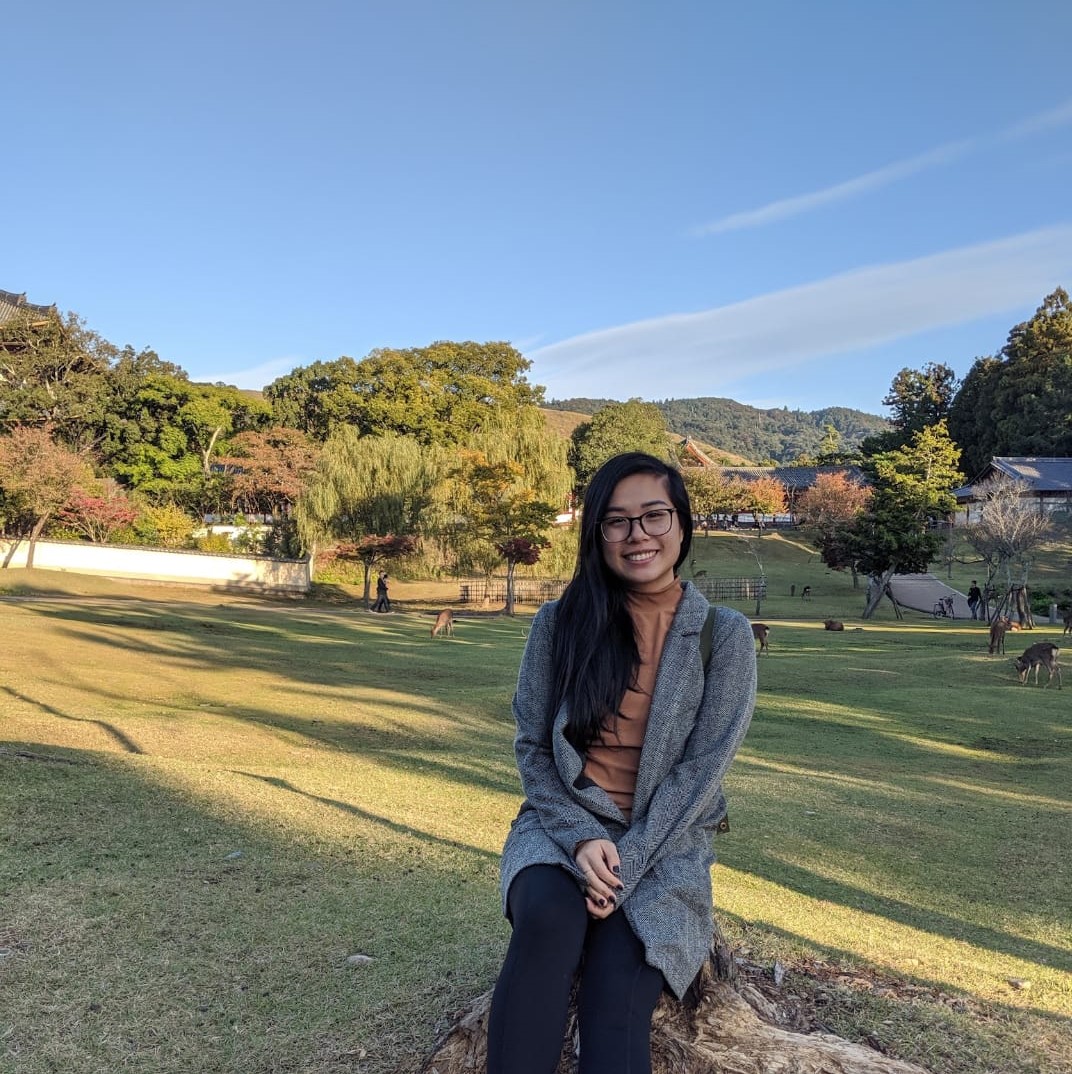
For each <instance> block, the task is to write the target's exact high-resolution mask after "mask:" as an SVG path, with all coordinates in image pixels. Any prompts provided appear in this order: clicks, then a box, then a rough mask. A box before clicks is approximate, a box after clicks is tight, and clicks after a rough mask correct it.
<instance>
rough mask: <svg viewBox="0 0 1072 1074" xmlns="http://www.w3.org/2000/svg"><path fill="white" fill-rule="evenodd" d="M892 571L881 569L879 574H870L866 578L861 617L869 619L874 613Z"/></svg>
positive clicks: (883, 594) (884, 593) (888, 582)
mask: <svg viewBox="0 0 1072 1074" xmlns="http://www.w3.org/2000/svg"><path fill="white" fill-rule="evenodd" d="M892 577H893V571H883V572H882V573H881V574H872V575H870V576H869V577H868V579H867V603H866V605H865V606H864V611H863V615H861V616H860V618H861V619H870V618H871V616H873V615H874V614H875V609H876V608H877V607H878V606H879V605H880V604H881V603H882V598H883V597H884V596H885V595H886V587H887V586H888V585H889V584H890V579H891V578H892Z"/></svg>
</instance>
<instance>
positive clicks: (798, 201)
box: [696, 101, 1072, 235]
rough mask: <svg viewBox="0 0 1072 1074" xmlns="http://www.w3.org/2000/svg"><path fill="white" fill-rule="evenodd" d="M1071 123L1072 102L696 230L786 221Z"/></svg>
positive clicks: (713, 230)
mask: <svg viewBox="0 0 1072 1074" xmlns="http://www.w3.org/2000/svg"><path fill="white" fill-rule="evenodd" d="M1069 123H1072V101H1066V102H1065V103H1064V104H1062V105H1059V106H1058V107H1056V108H1052V109H1050V110H1049V111H1046V112H1041V113H1039V114H1038V115H1035V116H1031V117H1029V118H1028V119H1024V120H1021V121H1020V122H1019V123H1015V124H1013V125H1012V126H1011V127H1006V128H1005V129H1004V130H1001V131H999V132H998V133H997V134H994V135H990V136H988V137H984V138H964V139H961V140H960V141H956V142H949V143H947V144H946V145H942V146H939V147H938V148H937V149H931V150H928V151H927V152H926V153H920V154H918V155H917V156H914V157H908V158H906V159H905V160H899V161H894V162H893V163H892V164H887V165H885V166H884V167H882V168H876V169H875V170H874V171H870V172H866V173H864V174H863V175H858V176H856V177H855V178H853V179H846V180H845V181H844V182H841V183H835V184H834V185H833V186H828V187H824V188H823V189H821V190H813V191H811V192H809V193H807V194H797V195H795V196H794V197H791V198H780V199H779V200H778V201H772V202H769V203H768V204H767V205H762V206H760V207H759V208H758V209H749V210H746V211H744V212H739V213H730V214H729V215H728V216H723V217H720V218H719V219H718V220H714V221H712V222H711V223H709V224H704V225H702V226H701V227H698V228H697V229H696V234H697V235H720V234H724V233H725V232H727V231H742V230H744V229H746V228H754V227H763V226H764V225H766V224H773V223H776V222H778V221H779V220H787V219H789V218H790V217H793V216H801V215H802V214H804V213H807V212H811V211H812V210H813V209H819V208H822V207H823V206H824V205H831V204H834V203H835V202H839V201H845V200H846V199H848V198H853V197H857V196H858V195H860V194H866V193H867V192H868V191H871V190H877V189H879V188H880V187H884V186H890V185H891V184H893V183H896V182H898V181H900V180H901V179H908V178H909V177H911V176H913V175H918V174H919V173H920V172H924V171H929V170H930V169H931V168H937V167H941V166H942V165H945V164H952V163H953V162H954V161H956V160H960V159H961V158H962V157H966V156H968V155H969V154H970V153H973V152H975V151H977V150H979V149H982V148H985V147H986V146H990V145H995V144H998V143H1001V142H1009V141H1015V140H1018V139H1021V138H1027V137H1030V136H1032V135H1035V134H1040V133H1044V132H1046V131H1050V130H1054V129H1056V128H1058V127H1063V126H1067V125H1068V124H1069Z"/></svg>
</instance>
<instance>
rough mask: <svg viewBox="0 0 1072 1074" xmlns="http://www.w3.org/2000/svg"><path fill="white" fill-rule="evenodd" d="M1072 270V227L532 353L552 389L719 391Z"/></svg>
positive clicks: (999, 299) (984, 310)
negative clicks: (762, 374)
mask: <svg viewBox="0 0 1072 1074" xmlns="http://www.w3.org/2000/svg"><path fill="white" fill-rule="evenodd" d="M1070 278H1072V225H1062V226H1058V227H1051V228H1044V229H1042V230H1039V231H1032V232H1028V233H1026V234H1023V235H1017V236H1013V237H1012V238H1008V239H1002V240H999V241H994V242H987V243H981V244H978V245H973V246H966V247H961V248H959V249H955V250H948V251H944V252H942V253H938V254H933V255H930V256H928V257H921V258H916V259H913V260H910V261H900V262H896V263H893V264H887V265H876V266H869V267H866V268H861V269H857V270H854V271H852V272H847V273H844V274H841V275H837V276H831V277H829V278H827V279H824V280H819V281H817V282H815V283H810V284H805V285H802V286H799V287H792V288H789V289H786V290H782V291H776V292H772V293H771V294H767V295H761V296H758V297H756V298H752V299H748V300H747V301H744V302H736V303H733V304H732V305H728V306H719V307H717V308H715V309H710V310H704V311H702V312H699V313H679V314H671V315H669V316H666V317H658V318H655V319H652V320H645V321H638V322H635V323H633V324H626V325H621V326H619V327H616V328H608V329H604V330H602V331H598V332H589V333H586V334H585V335H580V336H575V337H573V338H571V339H566V340H563V341H562V342H560V343H555V344H552V345H550V346H547V347H541V348H540V349H538V350H536V351H533V352H532V353H531V354H530V357H531V358H532V360H533V363H534V370H533V373H534V379H535V380H537V381H539V382H540V383H541V384H545V385H547V387H548V389H549V391H550V394H551V395H554V396H558V397H560V398H561V397H566V396H570V395H589V396H607V395H613V396H615V397H618V398H625V397H627V396H633V395H637V396H642V397H645V398H649V399H652V398H658V399H663V398H668V397H671V396H675V395H679V396H694V395H712V394H720V393H721V392H724V391H725V390H727V389H728V387H729V386H730V385H732V384H734V383H736V382H738V381H740V380H742V379H744V378H745V377H750V376H754V375H755V374H757V373H762V372H774V371H776V370H779V369H786V368H789V367H791V366H796V365H800V364H802V363H805V362H808V361H812V360H815V359H819V358H822V357H823V356H828V355H835V354H843V353H845V352H848V351H860V350H865V349H867V348H869V347H874V346H877V345H879V344H883V343H888V342H891V341H893V340H896V339H901V338H904V337H908V336H912V335H916V334H918V333H921V332H926V331H932V330H935V329H939V328H948V327H951V326H954V325H958V324H966V323H969V322H971V321H975V320H978V319H980V318H982V317H988V316H991V315H993V314H996V313H1003V312H1006V311H1009V310H1015V309H1020V308H1023V307H1024V306H1028V305H1030V304H1036V303H1037V302H1038V301H1039V300H1040V299H1041V298H1042V297H1043V296H1044V295H1045V294H1047V293H1049V292H1050V291H1051V290H1053V288H1054V287H1055V286H1057V285H1058V284H1060V283H1061V282H1062V281H1067V280H1068V279H1070Z"/></svg>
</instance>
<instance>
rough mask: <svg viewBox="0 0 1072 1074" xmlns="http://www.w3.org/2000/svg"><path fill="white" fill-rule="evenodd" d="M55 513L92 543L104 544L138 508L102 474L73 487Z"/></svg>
mask: <svg viewBox="0 0 1072 1074" xmlns="http://www.w3.org/2000/svg"><path fill="white" fill-rule="evenodd" d="M57 517H58V518H59V520H60V521H61V522H65V523H67V524H68V525H69V526H71V527H73V528H74V529H76V530H78V531H79V532H80V533H82V534H84V535H85V536H86V537H88V538H89V540H91V541H93V542H94V543H96V544H104V543H105V542H107V541H109V540H110V539H111V538H112V536H113V535H114V534H115V533H117V532H118V531H119V530H123V529H126V528H127V527H129V526H130V525H132V524H133V523H134V521H135V520H136V519H137V517H138V509H137V507H135V506H134V504H132V503H131V502H130V497H129V496H127V494H126V493H125V492H124V491H123V489H122V488H121V487H120V486H119V485H118V484H117V483H116V482H115V481H113V480H112V479H111V478H105V479H103V480H100V481H94V482H93V483H92V484H91V485H90V486H89V487H88V488H81V487H75V488H74V489H73V490H72V492H71V496H70V498H69V499H68V501H67V503H66V504H65V505H64V506H63V507H62V508H61V509H60V510H59V512H58V515H57Z"/></svg>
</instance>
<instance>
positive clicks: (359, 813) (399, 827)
mask: <svg viewBox="0 0 1072 1074" xmlns="http://www.w3.org/2000/svg"><path fill="white" fill-rule="evenodd" d="M231 771H232V772H233V773H234V774H235V775H236V776H245V777H246V778H247V779H256V780H260V781H261V782H262V783H267V784H268V786H270V787H275V788H277V789H278V790H281V791H288V792H289V793H290V794H296V795H298V796H299V797H301V798H307V799H308V800H309V801H311V802H319V803H320V804H321V805H326V806H330V807H331V808H332V809H338V810H339V811H341V812H343V813H347V814H349V815H350V816H352V817H360V818H361V819H362V820H366V821H369V822H370V823H372V824H379V825H382V826H383V827H385V828H388V829H390V830H391V831H392V832H395V833H396V834H398V835H404V836H408V837H410V838H413V839H420V840H423V841H426V842H429V843H435V844H437V845H439V846H444V847H450V848H451V849H452V850H463V851H465V852H466V853H469V854H476V855H479V856H480V857H483V858H485V859H487V860H488V861H491V862H498V860H499V855H498V854H492V853H491V852H489V851H487V850H482V849H481V848H479V847H474V846H472V845H471V844H469V843H459V842H457V841H456V840H454V839H442V838H440V837H439V836H437V835H432V834H431V833H430V832H426V831H422V830H421V829H420V828H413V827H411V826H410V825H408V824H399V823H398V822H397V821H393V820H390V819H389V818H387V817H384V816H381V815H380V814H378V813H370V812H369V811H368V810H367V809H362V808H361V807H360V806H355V805H353V804H351V803H350V802H340V801H339V800H338V799H337V798H325V797H323V796H322V795H319V794H310V793H309V792H308V791H303V790H302V789H301V788H300V787H295V786H294V784H293V783H291V782H290V781H289V780H286V779H280V778H279V777H277V776H262V775H258V774H257V773H256V772H243V771H241V770H240V769H237V768H235V769H232V770H231Z"/></svg>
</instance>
